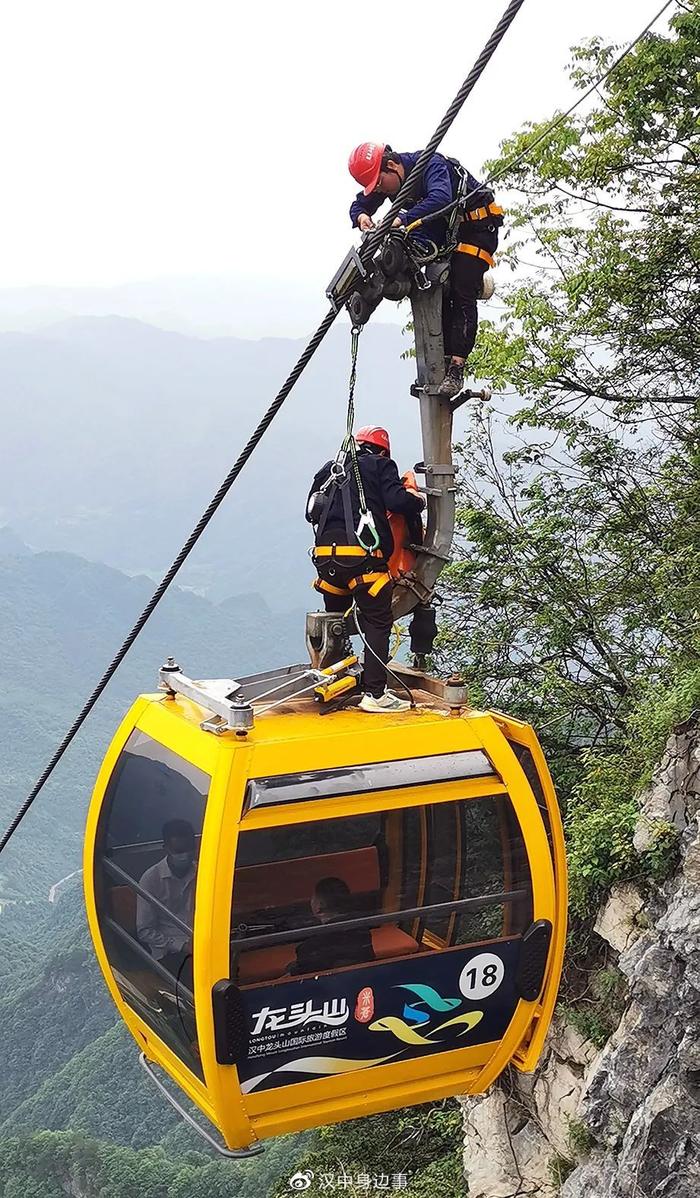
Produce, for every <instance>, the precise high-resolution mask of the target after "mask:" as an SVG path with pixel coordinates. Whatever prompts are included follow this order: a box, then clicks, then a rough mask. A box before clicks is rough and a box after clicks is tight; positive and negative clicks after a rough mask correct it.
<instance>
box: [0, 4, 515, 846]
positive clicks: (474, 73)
mask: <svg viewBox="0 0 700 1198" xmlns="http://www.w3.org/2000/svg"><path fill="white" fill-rule="evenodd" d="M523 4H524V0H511V2H510V4H509V5H508V7H507V8H506V10H505V12H504V14H503V16H502V17H501V19H500V21H499V22H498V24H497V25H496V28H495V29H494V31H493V33H492V34H491V36H490V38H489V39H488V41H487V43H486V45H485V46H484V48H483V50H482V51H481V54H480V55H479V57H478V58H477V60H476V62H475V63H474V66H473V67H472V69H471V71H470V72H469V74H468V75H467V77H466V79H465V80H464V83H463V84H462V86H461V87H460V89H459V91H458V92H457V95H456V96H455V98H454V100H453V101H452V103H451V104H450V107H449V108H448V109H447V112H446V113H445V115H444V117H443V118H442V120H441V121H440V124H439V125H438V127H437V129H436V130H435V132H434V133H433V136H432V137H431V138H430V141H429V142H428V144H427V145H426V147H425V149H424V150H423V152H422V154H421V155H420V156H419V158H418V161H417V162H416V165H415V167H414V168H413V170H412V171H411V173H410V175H409V176H408V178H407V179H406V180H405V182H404V184H403V187H401V189H400V190H399V192H398V194H397V196H396V199H395V200H394V203H393V204H392V205H391V208H390V209H389V212H388V213H387V215H386V218H385V219H384V220H383V221H382V222H381V224H380V225H379V228H378V229H377V230H376V233H374V234H373V235H372V236H370V237H368V238H367V240H366V242H365V243H364V245H363V247H362V249H361V251H360V257H361V259H362V260H363V261H365V260H366V259H367V258H369V257H371V256H372V254H373V253H374V250H375V249H376V247H377V245H378V243H379V241H380V240H381V239H382V237H383V236H384V233H385V232H386V230H387V229H388V228H389V227H390V225H391V223H392V221H393V219H394V217H395V216H396V214H397V212H398V211H399V209H400V208H401V207H403V205H404V201H405V200H406V197H407V196H408V195H410V193H411V191H412V188H413V185H414V184H415V183H416V182H417V180H418V179H419V178H420V175H421V174H422V171H423V168H424V167H425V165H426V163H427V162H428V159H429V158H430V157H431V156H432V155H433V154H434V153H435V151H436V150H437V148H438V146H439V145H440V143H441V141H442V139H443V137H444V136H445V134H446V133H447V131H448V129H449V128H450V126H451V125H452V123H453V121H454V119H455V117H456V116H457V114H458V113H459V111H460V109H461V108H462V105H463V104H464V102H465V100H466V99H467V97H468V96H469V94H470V93H471V92H472V91H473V89H474V87H475V86H476V84H477V82H478V80H479V79H480V77H481V75H482V74H483V72H484V70H485V68H486V66H487V65H488V63H489V61H490V59H491V58H492V56H493V54H494V53H495V51H496V49H497V48H498V46H499V45H500V42H501V41H502V39H503V37H504V36H505V34H506V33H507V31H508V29H509V27H510V25H511V24H512V22H513V21H514V19H515V17H516V16H517V14H518V12H519V11H520V9H521V8H522V6H523ZM336 316H337V312H336V311H335V310H334V309H333V308H331V309H330V310H329V311H328V312H327V313H326V315H325V316H324V318H323V320H322V321H321V323H320V325H319V326H318V328H317V329H316V332H315V333H314V335H313V336H312V338H311V340H310V341H309V343H308V345H307V346H306V349H305V350H304V352H303V353H302V355H301V357H300V358H299V360H298V362H297V363H296V366H294V368H293V370H292V371H291V373H290V374H289V376H288V377H287V379H286V380H285V382H284V383H283V385H282V387H281V389H280V391H279V392H278V393H277V395H276V396H275V398H274V400H273V401H272V403H271V404H270V406H269V408H268V409H267V411H266V412H265V415H264V416H263V418H262V420H261V421H260V423H259V424H258V426H257V428H256V429H255V431H254V432H253V433H252V435H251V437H250V440H249V441H248V443H247V445H246V446H245V447H244V449H243V450H242V452H241V453H240V454H239V456H238V458H237V459H236V461H235V462H234V464H233V466H232V467H231V469H230V471H229V473H228V474H227V475H226V478H225V479H224V481H223V482H222V484H221V486H220V487H219V489H218V491H217V492H216V494H215V495H214V497H213V499H212V500H211V503H210V504H209V506H208V507H207V509H206V511H204V512H203V513H202V515H201V517H200V519H199V520H198V521H197V524H196V525H195V527H194V528H193V530H192V532H191V533H190V535H189V537H188V538H187V540H186V541H185V544H184V545H183V546H182V549H181V550H180V552H179V553H178V555H177V557H176V558H175V560H174V561H173V563H172V565H171V566H170V568H169V569H168V570H167V571H166V573H165V574H164V575H163V578H162V579H161V581H160V583H159V584H158V586H157V588H156V590H155V591H154V592H153V595H152V596H151V598H150V600H149V601H148V603H147V604H146V607H145V608H144V609H143V611H142V612H141V615H140V616H139V617H138V619H137V621H136V623H135V624H134V626H133V628H132V629H131V632H130V633H129V634H128V636H127V637H126V639H125V641H124V642H123V644H122V645H121V647H120V649H119V650H118V652H117V653H116V654H115V656H114V657H113V658H112V661H111V662H110V663H109V665H108V666H107V669H106V670H105V672H104V674H103V675H102V677H101V678H100V680H99V682H98V683H97V686H96V687H95V689H94V690H93V692H92V694H91V695H90V696H89V698H88V699H87V701H86V703H85V704H84V706H83V707H82V708H81V710H80V712H79V713H78V715H77V716H76V718H75V720H74V721H73V723H72V724H71V726H70V728H69V729H68V731H67V733H66V735H65V736H64V738H63V740H62V741H61V743H60V745H59V746H58V748H57V749H56V751H55V753H54V754H53V757H52V758H51V760H50V761H49V763H48V765H47V766H46V768H45V769H44V771H43V773H42V774H41V776H40V777H39V779H38V780H37V782H36V783H35V785H34V786H33V787H32V790H31V791H30V793H29V795H28V796H27V798H26V799H25V801H24V803H23V804H22V806H21V808H20V809H19V811H18V812H17V814H16V816H15V817H14V819H13V820H12V822H11V824H10V825H9V827H8V829H7V831H6V832H5V833H4V835H3V837H2V839H1V840H0V853H1V852H2V851H3V849H4V848H5V847H6V845H7V844H8V842H9V841H10V839H11V838H12V836H13V835H14V833H15V832H16V830H17V828H18V827H19V825H20V824H21V822H22V820H23V819H24V817H25V815H26V814H27V812H28V811H29V808H30V807H31V805H32V803H33V802H34V800H35V799H36V797H37V795H38V794H39V793H40V791H41V790H42V788H43V786H44V785H45V783H46V782H47V781H48V779H49V778H50V777H51V774H52V773H53V771H54V769H55V768H56V766H57V765H58V763H59V761H60V760H61V758H62V757H63V754H64V753H65V752H66V750H67V749H68V747H69V745H70V744H71V742H72V741H73V739H74V737H75V736H76V734H77V732H78V731H79V729H80V727H81V726H82V724H83V723H84V722H85V720H86V718H87V716H88V715H89V714H90V712H91V711H92V709H93V707H94V706H95V704H96V702H97V700H98V699H99V698H100V695H101V694H102V692H103V691H104V689H105V687H106V686H107V683H108V682H109V681H110V679H111V678H112V677H113V675H114V674H115V673H116V671H117V669H118V668H119V666H120V665H121V663H122V661H123V660H124V658H125V657H126V655H127V653H128V652H129V649H130V648H131V646H132V645H133V643H134V641H135V640H136V638H137V636H138V635H139V633H140V632H141V629H142V628H143V627H144V625H145V624H146V622H147V621H148V619H149V618H150V616H151V615H152V614H153V612H154V611H155V609H156V607H157V606H158V604H159V603H160V601H161V599H162V598H163V596H164V594H165V592H166V591H167V589H168V587H169V586H170V584H171V582H172V581H173V579H174V578H175V576H176V574H177V573H178V571H179V570H180V568H181V567H182V565H183V563H184V562H185V561H186V560H187V558H188V557H189V555H190V553H191V552H192V550H193V549H194V547H195V545H196V544H197V541H198V540H199V538H200V537H201V535H202V533H203V532H204V530H205V528H206V527H207V525H208V524H209V522H210V521H211V519H212V517H213V516H214V514H215V512H216V511H217V510H218V508H219V507H220V506H221V504H222V502H223V500H224V499H225V498H226V496H227V495H228V493H229V491H230V490H231V487H232V486H233V484H234V483H235V481H236V479H237V478H238V476H239V474H240V473H241V471H242V469H243V467H244V466H245V465H246V463H247V462H248V459H249V458H250V457H252V454H253V452H254V450H255V449H256V447H257V445H258V444H259V442H260V441H261V440H262V438H263V437H264V435H265V433H266V432H267V430H268V428H269V427H270V425H271V424H272V421H273V420H274V418H275V416H276V415H277V413H278V412H279V410H280V408H281V407H282V404H283V403H284V401H285V399H286V398H287V396H288V395H289V393H290V391H291V390H292V388H293V387H294V385H295V383H296V382H297V381H298V379H299V378H300V377H301V375H302V374H303V372H304V370H305V369H306V367H307V366H308V364H309V362H310V361H311V359H312V357H313V356H314V354H315V353H316V350H317V349H318V347H319V345H320V344H321V342H322V341H323V339H324V337H325V336H326V333H327V332H328V331H329V329H330V328H331V326H332V324H333V322H334V320H335V318H336Z"/></svg>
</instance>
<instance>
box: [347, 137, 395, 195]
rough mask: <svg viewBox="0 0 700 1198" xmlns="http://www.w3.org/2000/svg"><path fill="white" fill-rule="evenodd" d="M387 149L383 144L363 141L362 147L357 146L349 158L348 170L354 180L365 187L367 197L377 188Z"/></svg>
mask: <svg viewBox="0 0 700 1198" xmlns="http://www.w3.org/2000/svg"><path fill="white" fill-rule="evenodd" d="M385 149H386V145H384V144H383V143H380V142H375V141H363V142H362V145H359V146H355V149H354V150H353V152H352V154H351V155H350V157H349V158H348V170H349V171H350V174H351V175H352V177H353V179H356V180H357V182H358V183H359V184H360V186H361V187H364V189H365V195H366V196H368V195H369V194H370V192H371V191H374V189H375V187H376V186H377V182H378V180H379V175H380V172H381V169H382V157H383V155H384V151H385Z"/></svg>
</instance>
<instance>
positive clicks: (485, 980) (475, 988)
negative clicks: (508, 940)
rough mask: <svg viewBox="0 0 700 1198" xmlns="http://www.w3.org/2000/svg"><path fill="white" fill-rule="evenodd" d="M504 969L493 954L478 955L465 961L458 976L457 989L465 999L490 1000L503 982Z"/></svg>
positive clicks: (499, 960)
mask: <svg viewBox="0 0 700 1198" xmlns="http://www.w3.org/2000/svg"><path fill="white" fill-rule="evenodd" d="M504 973H505V968H504V965H503V962H502V960H501V958H500V957H497V956H496V954H495V953H479V954H478V955H477V956H476V957H471V958H470V960H469V961H467V963H466V965H465V966H464V969H463V970H462V972H461V974H460V975H459V988H460V990H461V991H462V994H463V995H464V996H465V998H490V996H491V995H492V994H495V992H496V990H498V987H499V986H500V984H501V982H502V981H503V975H504Z"/></svg>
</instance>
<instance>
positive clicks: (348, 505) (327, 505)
mask: <svg viewBox="0 0 700 1198" xmlns="http://www.w3.org/2000/svg"><path fill="white" fill-rule="evenodd" d="M361 331H362V330H361V329H359V328H353V329H352V333H351V343H350V380H349V385H348V415H347V424H346V429H345V437H344V438H343V442H342V445H341V446H340V449H339V450H338V454H337V456H336V459H335V461H334V462H333V464H332V465H331V469H330V473H329V475H328V478H327V479H326V481H325V483H323V485H322V486H321V488H320V489H319V490H318V491H315V492H314V493H313V495H312V496H311V498H310V500H309V506H308V510H307V516H308V518H309V519H310V520H311V522H312V523H313V524H314V525H316V540H319V539H320V538H321V537H322V536H323V534H324V531H325V528H326V524H327V523H328V517H329V516H330V511H331V507H332V505H333V500H334V499H335V496H336V495H337V494H339V495H340V498H341V502H342V506H343V523H344V525H345V535H346V539H347V544H345V545H337V544H333V545H316V546H315V547H314V549H313V551H312V557H313V560H314V562H316V561H320V560H323V559H324V558H332V559H337V562H338V565H339V566H340V567H341V568H344V569H351V568H353V567H357V566H358V565H359V564H360V563H359V562H358V561H357V559H358V558H361V559H362V561H363V563H364V562H367V564H368V566H369V565H371V564H372V562H371V560H370V559H371V558H380V559H381V560H382V561H383V560H384V553H383V551H382V550H381V549H380V548H379V533H378V532H377V526H376V524H375V522H374V516H373V515H372V512H371V511H370V510H369V508H368V507H367V499H366V497H365V489H364V486H363V484H362V475H361V473H360V464H359V462H358V460H357V444H356V442H355V437H354V435H353V425H354V423H355V381H356V378H357V351H358V347H359V341H360V333H361ZM348 466H350V468H351V469H352V472H353V477H354V479H355V484H356V486H357V494H358V499H359V505H360V519H359V521H358V523H357V527H355V523H354V519H353V513H352V500H351V493H350V487H351V476H350V473H349V471H348ZM343 559H346V560H343ZM347 559H350V560H347ZM353 559H354V560H353ZM390 581H391V576H390V574H389V572H388V570H386V569H384V570H369V571H366V572H363V573H362V574H355V573H353V575H352V577H351V578H349V579H348V584H347V586H334V585H333V584H332V583H330V582H326V580H325V579H323V578H317V579H316V581H315V582H314V584H313V585H314V588H315V589H316V590H317V591H325V592H326V593H327V594H329V595H351V594H352V592H353V591H354V590H355V589H356V588H357V587H358V586H360V585H361V584H362V585H368V586H369V590H368V594H369V595H371V596H372V598H375V597H376V596H377V595H378V594H379V592H380V591H381V590H382V588H383V587H385V586H386V585H387V583H388V582H390Z"/></svg>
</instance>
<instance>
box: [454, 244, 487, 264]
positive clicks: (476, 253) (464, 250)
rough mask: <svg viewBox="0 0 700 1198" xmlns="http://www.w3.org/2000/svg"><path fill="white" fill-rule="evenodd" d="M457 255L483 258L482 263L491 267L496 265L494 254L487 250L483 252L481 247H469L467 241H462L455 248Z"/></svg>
mask: <svg viewBox="0 0 700 1198" xmlns="http://www.w3.org/2000/svg"><path fill="white" fill-rule="evenodd" d="M455 253H456V254H471V255H472V257H473V258H481V259H482V261H484V262H486V263H488V265H489V266H493V265H494V258H493V254H489V253H487V252H486V250H482V248H481V246H480V245H468V244H467V242H466V241H460V242H459V244H458V245H456V246H455Z"/></svg>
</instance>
